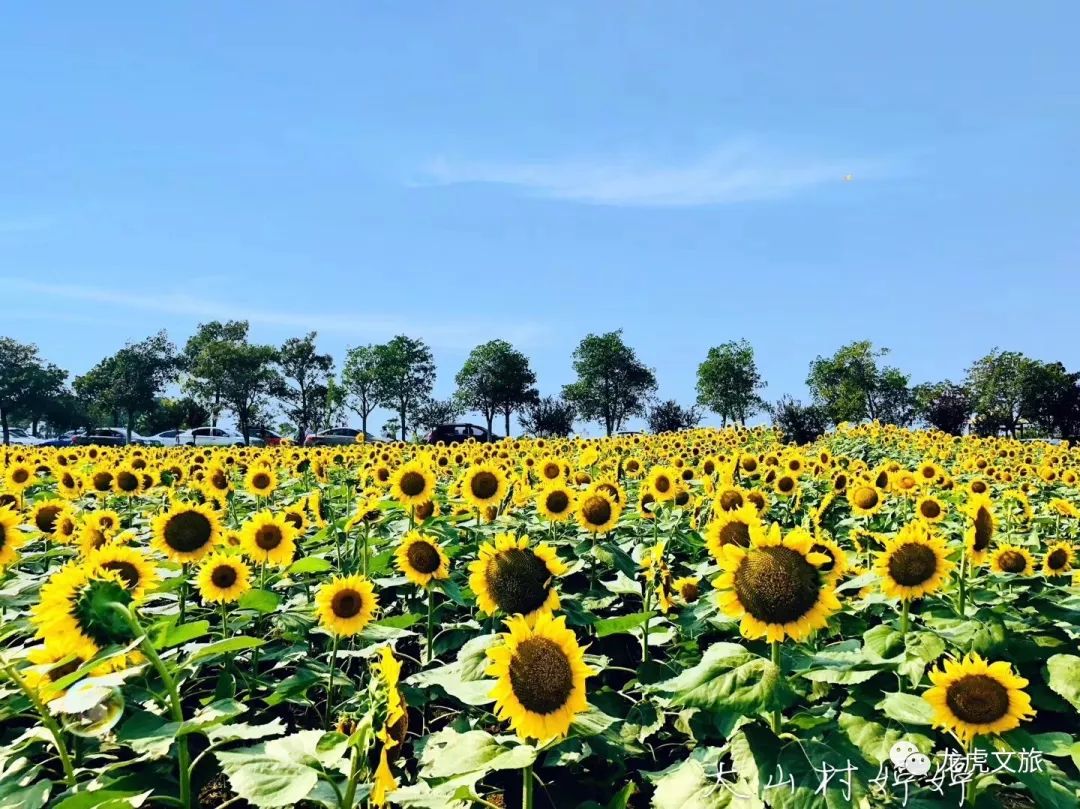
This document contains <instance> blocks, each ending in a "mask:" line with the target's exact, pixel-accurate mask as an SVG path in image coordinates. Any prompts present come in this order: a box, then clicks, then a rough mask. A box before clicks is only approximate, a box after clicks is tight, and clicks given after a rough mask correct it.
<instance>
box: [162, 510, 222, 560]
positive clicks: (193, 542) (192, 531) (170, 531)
mask: <svg viewBox="0 0 1080 809" xmlns="http://www.w3.org/2000/svg"><path fill="white" fill-rule="evenodd" d="M210 527H211V526H210V520H208V519H207V518H206V516H205V515H204V514H200V513H199V512H197V511H183V512H181V513H180V514H176V515H175V516H173V517H170V518H169V522H168V523H167V524H166V525H165V542H166V543H167V544H168V546H169V547H170V548H172V549H173V550H174V551H179V552H180V553H191V552H192V551H197V550H198V549H199V548H201V547H202V546H203V545H205V544H206V543H207V542H209V541H210Z"/></svg>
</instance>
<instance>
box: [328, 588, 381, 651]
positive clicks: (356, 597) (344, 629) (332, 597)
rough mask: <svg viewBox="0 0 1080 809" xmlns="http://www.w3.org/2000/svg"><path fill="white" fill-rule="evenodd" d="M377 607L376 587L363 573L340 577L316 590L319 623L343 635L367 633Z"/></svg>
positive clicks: (329, 630) (330, 630)
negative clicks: (366, 629) (365, 628)
mask: <svg viewBox="0 0 1080 809" xmlns="http://www.w3.org/2000/svg"><path fill="white" fill-rule="evenodd" d="M377 607H378V601H377V600H376V598H375V588H374V586H372V584H371V582H370V581H368V580H367V579H365V578H364V577H363V576H338V577H336V578H335V579H334V580H333V581H331V582H329V583H328V584H324V585H323V586H322V587H320V588H319V589H318V591H317V592H316V593H315V616H316V617H317V618H318V620H319V624H320V625H321V626H322V627H323V628H324V629H326V630H327V631H328V632H331V633H333V634H335V635H340V636H343V637H347V636H351V635H356V634H359V633H360V632H363V631H364V627H366V626H367V625H368V623H369V622H370V621H371V618H372V616H374V614H375V610H376V608H377Z"/></svg>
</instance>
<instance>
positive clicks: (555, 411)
mask: <svg viewBox="0 0 1080 809" xmlns="http://www.w3.org/2000/svg"><path fill="white" fill-rule="evenodd" d="M576 417H577V413H576V412H575V411H574V406H573V405H572V404H571V403H570V402H567V401H565V400H564V399H560V398H559V397H558V396H544V397H542V398H541V397H538V398H537V399H536V401H533V402H530V403H529V404H527V405H525V408H524V410H523V411H522V413H521V415H520V416H518V419H519V420H520V421H521V427H522V429H524V430H525V432H527V433H529V434H530V435H533V436H536V437H537V438H565V437H566V436H568V435H570V433H571V432H573V430H574V419H575V418H576Z"/></svg>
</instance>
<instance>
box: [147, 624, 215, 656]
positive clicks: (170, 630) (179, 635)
mask: <svg viewBox="0 0 1080 809" xmlns="http://www.w3.org/2000/svg"><path fill="white" fill-rule="evenodd" d="M209 633H210V622H209V621H192V622H191V623H185V624H180V625H179V626H168V627H167V628H166V629H165V631H164V632H162V633H161V634H160V635H158V636H157V637H156V638H155V639H154V648H155V649H158V650H161V649H171V648H172V647H173V646H181V645H182V644H185V643H190V642H191V641H193V640H195V639H196V638H201V637H202V636H203V635H207V634H209Z"/></svg>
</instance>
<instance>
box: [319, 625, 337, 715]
mask: <svg viewBox="0 0 1080 809" xmlns="http://www.w3.org/2000/svg"><path fill="white" fill-rule="evenodd" d="M339 641H340V637H339V636H338V634H337V633H336V632H335V633H334V645H333V648H332V651H331V652H330V671H329V673H328V674H327V675H326V719H325V721H324V723H323V729H324V730H330V720H331V717H333V715H334V668H335V667H336V666H337V650H338V642H339Z"/></svg>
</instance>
